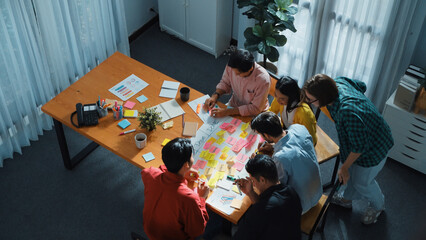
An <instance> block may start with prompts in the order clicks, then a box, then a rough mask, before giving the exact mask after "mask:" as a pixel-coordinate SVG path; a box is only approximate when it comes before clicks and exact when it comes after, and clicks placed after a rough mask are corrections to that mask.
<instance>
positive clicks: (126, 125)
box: [117, 119, 130, 129]
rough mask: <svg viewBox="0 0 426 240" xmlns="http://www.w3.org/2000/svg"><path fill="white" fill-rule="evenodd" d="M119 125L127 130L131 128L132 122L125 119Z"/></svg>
mask: <svg viewBox="0 0 426 240" xmlns="http://www.w3.org/2000/svg"><path fill="white" fill-rule="evenodd" d="M117 125H118V126H119V127H121V128H122V129H125V128H126V127H128V126H130V122H129V120H127V119H124V120H122V121H121V122H119V123H118V124H117Z"/></svg>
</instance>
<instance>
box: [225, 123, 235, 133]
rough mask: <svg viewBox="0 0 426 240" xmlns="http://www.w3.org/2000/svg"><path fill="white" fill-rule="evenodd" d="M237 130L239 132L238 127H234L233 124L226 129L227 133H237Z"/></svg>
mask: <svg viewBox="0 0 426 240" xmlns="http://www.w3.org/2000/svg"><path fill="white" fill-rule="evenodd" d="M235 130H237V127H236V126H234V125H231V124H229V125H228V126H227V127H226V131H227V132H229V133H231V134H232V133H234V132H235Z"/></svg>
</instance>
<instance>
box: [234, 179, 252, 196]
mask: <svg viewBox="0 0 426 240" xmlns="http://www.w3.org/2000/svg"><path fill="white" fill-rule="evenodd" d="M234 184H236V185H237V187H238V189H239V190H240V191H241V192H243V193H244V194H246V195H249V194H251V193H253V192H254V189H253V183H252V181H251V180H250V179H249V178H248V177H247V178H238V179H236V180H235V183H234Z"/></svg>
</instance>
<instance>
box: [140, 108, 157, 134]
mask: <svg viewBox="0 0 426 240" xmlns="http://www.w3.org/2000/svg"><path fill="white" fill-rule="evenodd" d="M156 110H157V108H156V107H155V108H143V109H142V111H141V112H139V116H138V120H139V122H140V123H139V127H140V128H146V129H147V130H148V131H149V132H150V131H152V130H154V129H156V128H157V125H158V124H160V123H161V116H160V113H159V112H157V111H156Z"/></svg>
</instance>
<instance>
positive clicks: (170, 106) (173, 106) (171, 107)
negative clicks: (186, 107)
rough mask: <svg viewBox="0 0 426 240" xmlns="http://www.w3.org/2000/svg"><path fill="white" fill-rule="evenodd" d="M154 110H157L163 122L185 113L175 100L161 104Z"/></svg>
mask: <svg viewBox="0 0 426 240" xmlns="http://www.w3.org/2000/svg"><path fill="white" fill-rule="evenodd" d="M152 108H157V112H159V113H160V116H161V122H165V121H167V120H169V119H172V118H175V117H177V116H179V115H182V114H184V113H185V111H183V109H182V108H181V107H180V105H179V103H178V102H176V100H175V99H173V100H170V101H167V102H163V103H160V104H158V105H156V106H154V107H152Z"/></svg>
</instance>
